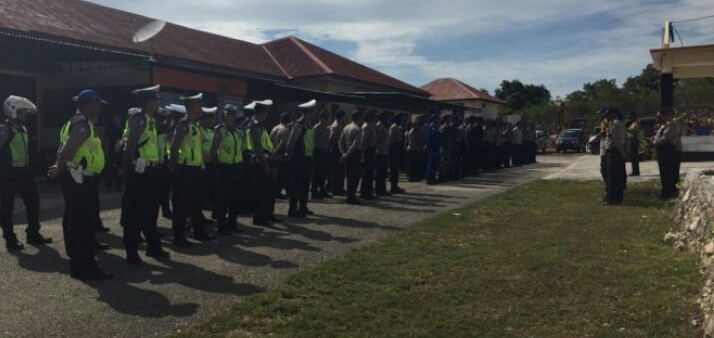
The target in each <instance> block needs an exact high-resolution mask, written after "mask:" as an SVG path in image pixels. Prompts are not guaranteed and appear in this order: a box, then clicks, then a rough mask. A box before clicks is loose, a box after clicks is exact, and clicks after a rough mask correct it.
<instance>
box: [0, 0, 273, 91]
mask: <svg viewBox="0 0 714 338" xmlns="http://www.w3.org/2000/svg"><path fill="white" fill-rule="evenodd" d="M131 19H134V20H136V23H135V24H134V25H135V27H136V28H137V29H138V28H140V27H142V26H143V25H145V24H147V23H149V22H150V21H152V19H151V18H147V17H144V16H141V15H137V14H132V13H128V12H124V11H121V10H117V9H113V8H109V7H104V6H100V5H97V4H93V3H90V2H85V1H79V0H3V1H2V4H1V6H0V28H5V29H11V30H17V31H26V32H31V33H41V34H47V35H51V36H55V37H59V38H62V39H68V40H74V41H85V42H89V43H90V44H92V45H95V44H96V45H101V46H103V47H109V48H116V49H120V50H126V51H138V52H142V53H146V52H147V51H148V50H149V45H148V43H144V44H134V43H133V42H132V35H133V32H132V29H131V26H130V20H131ZM153 51H154V54H156V56H157V58H159V59H160V56H168V57H172V58H177V59H184V60H190V61H196V62H201V63H206V64H211V65H216V66H221V67H228V68H233V69H238V70H242V71H247V72H251V73H259V74H265V75H269V76H279V77H284V76H285V75H284V73H283V72H282V71H281V70H280V67H278V66H277V65H276V64H275V62H273V60H272V59H271V58H270V56H269V55H268V53H267V52H266V51H265V49H263V47H262V46H260V45H256V44H252V43H249V42H245V41H240V40H235V39H231V38H228V37H223V36H220V35H215V34H211V33H206V32H202V31H199V30H195V29H191V28H187V27H183V26H179V25H175V24H171V23H169V24H167V25H166V28H165V29H164V30H163V31H162V32H161V33H160V34H159V35H158V36H157V37H156V38H155V39H154V41H153Z"/></svg>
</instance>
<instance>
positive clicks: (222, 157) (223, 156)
mask: <svg viewBox="0 0 714 338" xmlns="http://www.w3.org/2000/svg"><path fill="white" fill-rule="evenodd" d="M219 133H220V135H221V141H220V142H219V143H218V149H216V153H217V157H218V163H221V164H239V163H243V140H244V135H243V132H242V131H240V130H237V129H236V130H234V131H229V130H228V129H227V128H226V127H221V128H220V129H219Z"/></svg>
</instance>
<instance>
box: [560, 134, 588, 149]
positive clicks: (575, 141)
mask: <svg viewBox="0 0 714 338" xmlns="http://www.w3.org/2000/svg"><path fill="white" fill-rule="evenodd" d="M586 142H587V140H586V139H585V130H584V129H565V130H563V131H562V132H560V136H558V140H557V141H555V151H556V152H558V153H559V152H561V151H562V152H566V151H568V150H574V151H576V152H579V153H583V152H585V145H586Z"/></svg>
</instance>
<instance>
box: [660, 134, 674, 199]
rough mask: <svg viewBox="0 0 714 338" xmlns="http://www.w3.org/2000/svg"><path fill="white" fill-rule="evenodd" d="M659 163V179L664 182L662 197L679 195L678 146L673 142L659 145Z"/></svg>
mask: <svg viewBox="0 0 714 338" xmlns="http://www.w3.org/2000/svg"><path fill="white" fill-rule="evenodd" d="M657 165H658V166H659V179H660V182H661V183H662V191H661V193H660V195H661V196H662V197H674V196H676V195H677V179H678V178H679V170H678V169H677V148H676V147H675V145H674V144H671V143H662V144H658V145H657Z"/></svg>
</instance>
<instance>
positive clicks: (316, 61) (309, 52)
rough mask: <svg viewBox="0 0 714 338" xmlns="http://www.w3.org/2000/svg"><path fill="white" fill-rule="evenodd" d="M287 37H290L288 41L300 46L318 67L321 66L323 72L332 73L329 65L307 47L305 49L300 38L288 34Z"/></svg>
mask: <svg viewBox="0 0 714 338" xmlns="http://www.w3.org/2000/svg"><path fill="white" fill-rule="evenodd" d="M288 38H289V39H290V41H292V42H293V43H294V44H296V45H297V46H298V48H300V49H301V50H302V51H303V53H305V54H307V56H308V57H310V59H311V60H312V61H313V62H315V63H316V64H317V65H318V66H320V68H322V70H324V71H325V72H327V73H329V74H332V73H334V71H333V70H332V69H331V68H330V67H328V66H327V65H326V64H325V63H324V62H323V61H322V60H320V58H318V57H317V56H316V55H315V54H313V53H312V52H311V51H310V50H309V49H307V47H305V45H303V43H302V41H300V39H298V38H296V37H295V36H293V35H291V36H289V37H288Z"/></svg>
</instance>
